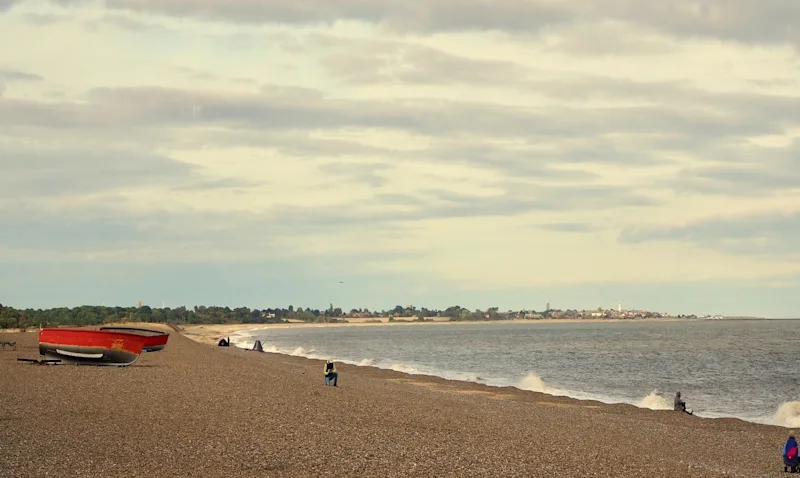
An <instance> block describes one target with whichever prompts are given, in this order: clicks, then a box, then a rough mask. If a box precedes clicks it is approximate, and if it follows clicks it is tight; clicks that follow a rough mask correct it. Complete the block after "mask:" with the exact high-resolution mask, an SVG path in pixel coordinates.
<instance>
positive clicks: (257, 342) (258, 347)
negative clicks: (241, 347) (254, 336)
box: [250, 340, 264, 352]
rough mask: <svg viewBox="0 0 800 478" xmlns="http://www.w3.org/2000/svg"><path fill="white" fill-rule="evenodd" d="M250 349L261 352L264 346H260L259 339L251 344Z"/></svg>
mask: <svg viewBox="0 0 800 478" xmlns="http://www.w3.org/2000/svg"><path fill="white" fill-rule="evenodd" d="M250 350H253V351H255V352H263V351H264V347H262V346H261V341H260V340H256V343H254V344H253V348H252V349H250Z"/></svg>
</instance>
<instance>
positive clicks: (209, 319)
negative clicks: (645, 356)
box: [0, 301, 727, 329]
mask: <svg viewBox="0 0 800 478" xmlns="http://www.w3.org/2000/svg"><path fill="white" fill-rule="evenodd" d="M659 318H684V319H723V318H727V317H722V316H700V317H698V316H696V315H682V314H681V315H671V314H669V313H667V312H654V311H650V310H643V309H630V310H627V309H623V308H622V304H619V305H618V306H617V308H616V309H605V308H602V307H598V308H597V309H591V310H576V309H566V310H562V309H557V308H551V307H550V304H547V305H546V307H545V308H544V309H543V310H541V311H536V310H532V309H531V310H527V309H523V310H508V311H505V312H502V311H500V309H499V308H498V307H490V308H488V309H486V310H481V309H476V310H470V309H467V308H464V307H461V306H458V305H454V306H451V307H448V308H446V309H444V310H439V309H428V308H425V307H422V308H418V307H415V306H413V305H406V306H401V305H397V306H395V307H394V308H392V309H385V310H369V309H366V308H360V309H350V311H349V312H348V311H345V310H342V308H340V307H335V306H334V305H333V304H330V307H328V308H327V309H324V310H320V309H314V308H311V307H294V306H292V305H290V306H288V307H285V308H267V309H250V308H248V307H236V308H230V307H220V306H195V307H193V308H187V307H184V306H180V307H175V308H171V307H166V306H163V305H162V307H160V308H155V307H150V306H148V305H145V304H143V303H142V302H141V301H139V302H138V303H137V304H136V305H135V306H130V307H120V306H106V305H84V306H79V307H72V308H67V307H59V308H52V309H15V308H13V307H4V306H3V305H2V304H0V329H4V328H31V327H40V326H43V325H51V326H52V325H97V324H104V323H113V322H164V323H174V324H237V323H239V324H270V323H369V322H428V321H431V322H434V321H435V322H444V321H447V322H458V321H496V320H553V319H572V320H580V319H587V320H589V319H594V320H597V319H616V320H620V319H630V320H646V319H659Z"/></svg>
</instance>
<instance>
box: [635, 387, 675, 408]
mask: <svg viewBox="0 0 800 478" xmlns="http://www.w3.org/2000/svg"><path fill="white" fill-rule="evenodd" d="M636 406H637V407H639V408H649V409H650V410H671V409H672V406H671V405H670V403H669V400H668V399H666V398H665V397H663V396H661V395H660V394H659V393H658V390H653V391H652V392H650V394H649V395H648V396H646V397H644V398H643V399H641V400H640V401H639V403H637V404H636Z"/></svg>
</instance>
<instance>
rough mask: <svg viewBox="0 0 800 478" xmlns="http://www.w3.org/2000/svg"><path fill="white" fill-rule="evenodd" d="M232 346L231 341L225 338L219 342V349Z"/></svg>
mask: <svg viewBox="0 0 800 478" xmlns="http://www.w3.org/2000/svg"><path fill="white" fill-rule="evenodd" d="M230 345H231V342H230V340H227V339H225V338H221V339H219V342H217V346H218V347H229V346H230Z"/></svg>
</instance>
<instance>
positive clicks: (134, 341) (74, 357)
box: [39, 328, 146, 367]
mask: <svg viewBox="0 0 800 478" xmlns="http://www.w3.org/2000/svg"><path fill="white" fill-rule="evenodd" d="M145 338H146V337H145V336H143V335H136V334H129V333H123V332H116V331H110V330H87V329H67V328H64V329H61V328H50V329H39V354H40V355H43V356H45V358H48V359H54V360H61V361H62V362H66V363H74V364H77V365H113V366H117V367H125V366H128V365H131V364H132V363H134V362H136V360H138V359H139V356H140V355H141V354H142V350H143V348H144V344H145Z"/></svg>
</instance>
